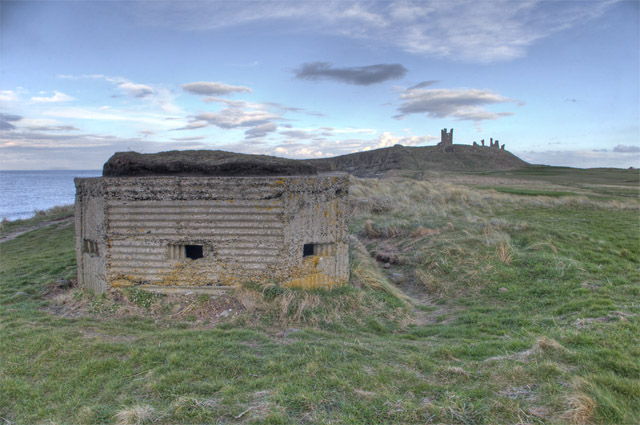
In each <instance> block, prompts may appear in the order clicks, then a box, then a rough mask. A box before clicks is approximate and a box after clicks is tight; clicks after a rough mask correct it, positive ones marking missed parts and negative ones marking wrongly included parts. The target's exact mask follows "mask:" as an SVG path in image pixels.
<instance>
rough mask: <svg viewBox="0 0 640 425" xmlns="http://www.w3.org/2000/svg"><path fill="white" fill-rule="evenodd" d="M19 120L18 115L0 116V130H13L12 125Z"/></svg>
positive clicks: (13, 126)
mask: <svg viewBox="0 0 640 425" xmlns="http://www.w3.org/2000/svg"><path fill="white" fill-rule="evenodd" d="M21 119H22V117H21V116H20V115H11V114H0V130H14V129H15V128H16V126H15V125H13V124H12V123H13V122H17V121H20V120H21Z"/></svg>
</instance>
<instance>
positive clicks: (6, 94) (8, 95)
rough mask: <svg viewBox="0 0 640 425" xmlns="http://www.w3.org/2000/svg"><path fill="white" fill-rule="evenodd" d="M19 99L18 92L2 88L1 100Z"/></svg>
mask: <svg viewBox="0 0 640 425" xmlns="http://www.w3.org/2000/svg"><path fill="white" fill-rule="evenodd" d="M17 100H18V93H16V92H15V91H13V90H0V102H5V103H10V102H15V101H17Z"/></svg>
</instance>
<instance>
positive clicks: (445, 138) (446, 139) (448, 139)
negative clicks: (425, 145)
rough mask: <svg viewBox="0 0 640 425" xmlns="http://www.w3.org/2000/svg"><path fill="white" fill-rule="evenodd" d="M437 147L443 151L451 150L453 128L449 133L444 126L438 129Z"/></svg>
mask: <svg viewBox="0 0 640 425" xmlns="http://www.w3.org/2000/svg"><path fill="white" fill-rule="evenodd" d="M438 148H440V150H441V151H443V152H452V151H453V128H452V129H451V131H450V132H449V133H447V129H446V128H443V129H442V130H440V143H438Z"/></svg>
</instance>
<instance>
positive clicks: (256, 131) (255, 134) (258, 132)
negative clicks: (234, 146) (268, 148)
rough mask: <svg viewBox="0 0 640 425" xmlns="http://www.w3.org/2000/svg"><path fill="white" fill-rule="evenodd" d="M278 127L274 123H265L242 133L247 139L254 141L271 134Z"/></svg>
mask: <svg viewBox="0 0 640 425" xmlns="http://www.w3.org/2000/svg"><path fill="white" fill-rule="evenodd" d="M277 128H278V126H277V125H276V124H275V123H272V122H267V123H264V124H260V125H257V126H255V127H253V128H251V129H249V130H247V131H245V132H244V134H245V136H246V138H247V139H255V138H259V137H264V136H266V135H267V134H268V133H273V132H274V131H276V130H277Z"/></svg>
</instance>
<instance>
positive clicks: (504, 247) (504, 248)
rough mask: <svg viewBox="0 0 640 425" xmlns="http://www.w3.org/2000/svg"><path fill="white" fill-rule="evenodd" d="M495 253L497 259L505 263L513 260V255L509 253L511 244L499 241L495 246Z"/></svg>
mask: <svg viewBox="0 0 640 425" xmlns="http://www.w3.org/2000/svg"><path fill="white" fill-rule="evenodd" d="M496 255H497V256H498V260H500V261H502V262H503V263H505V264H511V261H512V260H513V255H511V245H510V244H508V243H506V242H505V241H500V242H499V243H498V246H497V247H496Z"/></svg>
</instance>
